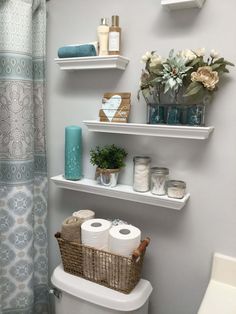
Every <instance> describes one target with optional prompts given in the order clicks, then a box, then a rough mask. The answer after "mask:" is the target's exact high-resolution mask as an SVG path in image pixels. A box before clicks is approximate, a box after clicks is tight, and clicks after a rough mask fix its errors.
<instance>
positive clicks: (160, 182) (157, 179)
mask: <svg viewBox="0 0 236 314" xmlns="http://www.w3.org/2000/svg"><path fill="white" fill-rule="evenodd" d="M168 174H169V169H168V168H161V167H152V168H151V192H152V194H156V195H165V194H166V183H167V180H168Z"/></svg>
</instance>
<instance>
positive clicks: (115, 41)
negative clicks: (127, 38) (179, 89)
mask: <svg viewBox="0 0 236 314" xmlns="http://www.w3.org/2000/svg"><path fill="white" fill-rule="evenodd" d="M120 44H121V28H120V27H119V16H118V15H113V16H112V26H111V27H110V30H109V48H108V50H109V55H119V54H120Z"/></svg>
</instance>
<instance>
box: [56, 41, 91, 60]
mask: <svg viewBox="0 0 236 314" xmlns="http://www.w3.org/2000/svg"><path fill="white" fill-rule="evenodd" d="M96 55H97V53H96V49H95V46H94V45H91V44H85V45H78V46H65V47H61V48H59V49H58V57H59V58H76V57H92V56H96Z"/></svg>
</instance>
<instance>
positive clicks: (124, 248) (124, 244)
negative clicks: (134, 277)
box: [108, 224, 141, 257]
mask: <svg viewBox="0 0 236 314" xmlns="http://www.w3.org/2000/svg"><path fill="white" fill-rule="evenodd" d="M140 241H141V231H140V230H139V229H138V228H136V227H134V226H132V225H126V224H124V225H118V226H114V227H112V228H111V229H110V230H109V247H108V249H109V252H111V253H114V254H118V255H122V256H126V257H130V256H131V255H132V252H133V251H134V250H135V249H136V248H137V247H138V246H139V244H140Z"/></svg>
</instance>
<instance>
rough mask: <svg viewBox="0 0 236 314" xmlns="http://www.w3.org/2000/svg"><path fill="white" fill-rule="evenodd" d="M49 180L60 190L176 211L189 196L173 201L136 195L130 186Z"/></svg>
mask: <svg viewBox="0 0 236 314" xmlns="http://www.w3.org/2000/svg"><path fill="white" fill-rule="evenodd" d="M51 180H52V181H53V182H54V183H55V184H56V185H57V186H58V187H60V188H64V189H69V190H74V191H80V192H86V193H91V194H96V195H102V196H107V197H112V198H118V199H124V200H127V201H132V202H138V203H143V204H149V205H154V206H160V207H167V208H172V209H176V210H180V209H182V208H183V207H184V206H185V204H186V202H187V201H188V199H189V197H190V194H186V195H185V197H184V198H183V199H174V198H169V197H167V196H155V195H153V194H152V193H151V192H146V193H138V192H135V191H134V190H133V188H132V186H129V185H122V184H118V185H117V186H116V187H114V188H108V187H105V186H102V185H100V184H98V183H97V181H95V180H90V179H82V180H79V181H69V180H66V179H65V178H64V177H63V175H59V176H55V177H52V178H51Z"/></svg>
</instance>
